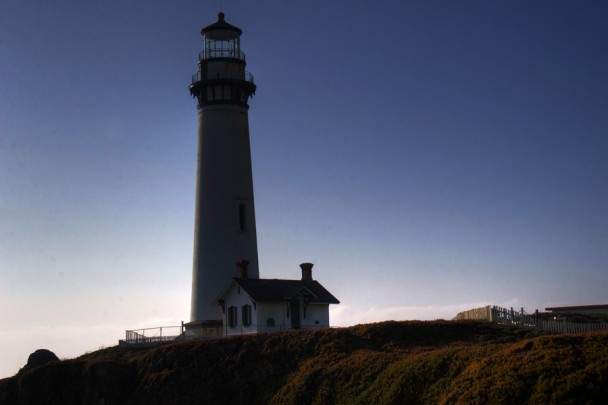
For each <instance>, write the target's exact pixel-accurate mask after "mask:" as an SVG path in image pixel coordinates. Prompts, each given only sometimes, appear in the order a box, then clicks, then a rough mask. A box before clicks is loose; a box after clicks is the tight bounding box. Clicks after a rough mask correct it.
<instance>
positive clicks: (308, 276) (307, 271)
mask: <svg viewBox="0 0 608 405" xmlns="http://www.w3.org/2000/svg"><path fill="white" fill-rule="evenodd" d="M312 266H314V264H312V263H302V264H300V268H301V269H302V281H312Z"/></svg>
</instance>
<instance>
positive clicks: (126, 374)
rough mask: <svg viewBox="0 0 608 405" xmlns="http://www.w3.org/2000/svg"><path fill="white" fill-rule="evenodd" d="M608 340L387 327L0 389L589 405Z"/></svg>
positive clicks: (98, 366)
mask: <svg viewBox="0 0 608 405" xmlns="http://www.w3.org/2000/svg"><path fill="white" fill-rule="evenodd" d="M606 398H608V332H602V333H600V332H596V333H589V334H584V335H552V336H534V335H533V334H532V332H530V331H526V330H521V329H515V328H506V327H499V326H496V325H492V324H486V323H476V322H464V321H462V322H455V321H451V322H449V321H435V322H383V323H378V324H369V325H358V326H353V327H349V328H341V329H328V330H310V331H287V332H280V333H273V334H262V335H252V336H241V337H234V338H228V339H220V340H213V341H188V342H183V343H173V344H165V345H162V346H157V347H154V348H149V349H124V348H120V347H114V348H109V349H105V350H100V351H98V352H94V353H90V354H87V355H84V356H81V357H79V358H77V359H72V360H64V361H61V362H51V363H48V364H46V365H44V366H40V367H36V368H32V369H28V368H27V367H26V368H24V369H22V370H20V372H19V373H18V374H17V375H16V376H14V377H12V378H7V379H4V380H0V403H2V404H17V403H27V404H66V403H78V404H101V403H103V404H106V405H108V404H123V403H124V404H201V403H206V404H241V403H248V404H266V403H270V404H332V403H336V404H370V403H371V404H418V403H420V404H437V403H439V404H460V403H462V404H488V403H492V404H525V403H530V404H551V403H554V404H583V403H587V404H594V403H597V404H599V403H606V402H605V401H606Z"/></svg>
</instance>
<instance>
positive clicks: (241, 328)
mask: <svg viewBox="0 0 608 405" xmlns="http://www.w3.org/2000/svg"><path fill="white" fill-rule="evenodd" d="M247 264H248V263H247V262H240V263H238V264H237V266H238V273H239V274H238V277H235V278H233V279H232V280H230V282H229V283H228V285H227V286H226V288H225V289H224V291H223V292H222V293H221V294H220V295H219V297H218V299H217V305H218V306H219V307H221V308H222V312H223V314H224V319H223V334H224V335H226V336H230V335H240V334H250V333H259V332H274V331H277V330H285V329H310V328H328V327H329V305H330V304H339V303H340V301H338V300H337V299H336V297H334V296H333V295H332V294H331V293H330V292H329V291H327V290H326V289H325V287H323V286H322V285H321V284H320V283H319V282H318V281H315V280H313V278H312V267H313V265H312V263H302V264H301V265H300V267H301V269H302V279H301V280H277V279H260V278H249V277H248V275H247Z"/></svg>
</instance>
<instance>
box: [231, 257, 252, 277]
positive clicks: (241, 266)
mask: <svg viewBox="0 0 608 405" xmlns="http://www.w3.org/2000/svg"><path fill="white" fill-rule="evenodd" d="M234 265H235V266H236V278H240V279H241V280H247V279H248V278H249V276H248V275H247V266H249V261H248V260H240V261H238V262H236V263H234Z"/></svg>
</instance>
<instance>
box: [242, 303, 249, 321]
mask: <svg viewBox="0 0 608 405" xmlns="http://www.w3.org/2000/svg"><path fill="white" fill-rule="evenodd" d="M241 311H242V314H241V315H242V317H241V319H242V321H243V326H249V325H251V305H243V306H242V307H241Z"/></svg>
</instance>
